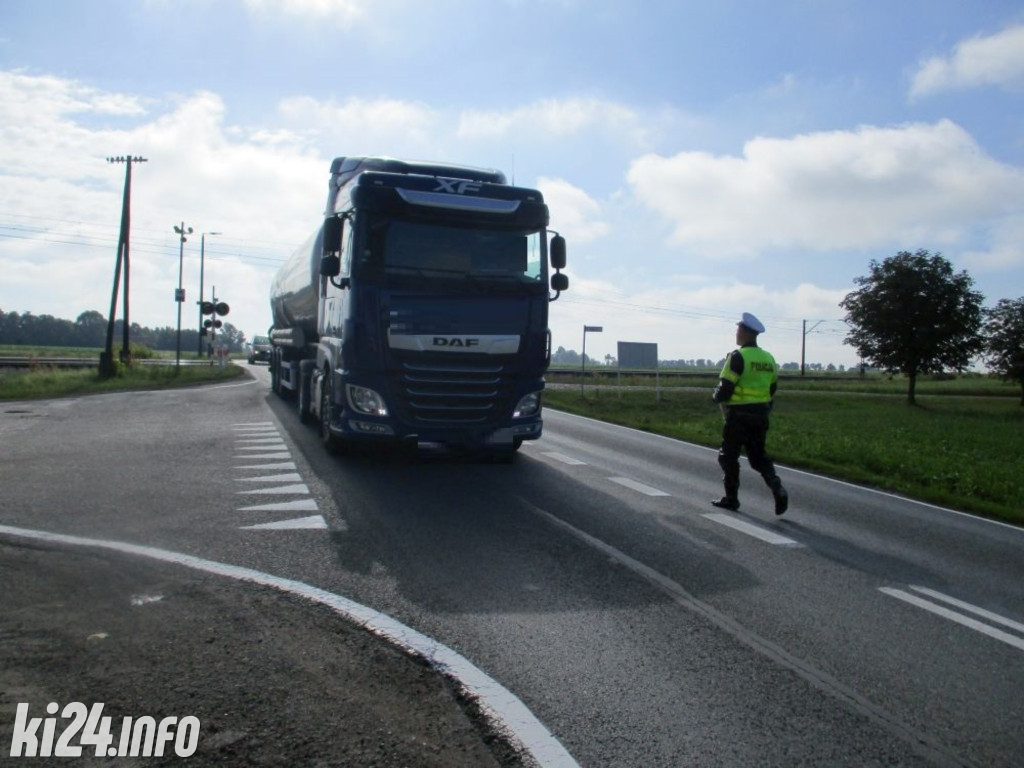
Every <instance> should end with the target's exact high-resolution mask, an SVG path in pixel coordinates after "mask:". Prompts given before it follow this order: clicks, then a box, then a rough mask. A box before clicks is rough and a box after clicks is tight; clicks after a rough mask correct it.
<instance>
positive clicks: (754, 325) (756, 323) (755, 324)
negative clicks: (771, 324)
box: [737, 312, 764, 333]
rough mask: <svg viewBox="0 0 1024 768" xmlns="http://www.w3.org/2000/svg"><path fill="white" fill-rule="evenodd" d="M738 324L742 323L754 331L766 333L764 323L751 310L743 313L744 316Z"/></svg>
mask: <svg viewBox="0 0 1024 768" xmlns="http://www.w3.org/2000/svg"><path fill="white" fill-rule="evenodd" d="M737 325H742V326H743V327H744V328H749V329H750V330H752V331H753V332H754V333H764V323H762V322H761V321H760V320H758V319H757V318H756V317H754V316H753V315H752V314H750V313H749V312H744V313H743V318H742V319H741V320H740V321H739V323H737Z"/></svg>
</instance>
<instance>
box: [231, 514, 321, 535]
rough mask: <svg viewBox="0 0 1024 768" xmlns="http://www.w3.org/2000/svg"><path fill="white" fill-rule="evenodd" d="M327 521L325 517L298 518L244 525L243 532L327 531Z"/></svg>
mask: <svg viewBox="0 0 1024 768" xmlns="http://www.w3.org/2000/svg"><path fill="white" fill-rule="evenodd" d="M326 528H327V521H326V520H324V516H323V515H310V516H309V517H297V518H295V519H294V520H278V521H277V522H276V523H260V524H259V525H243V526H242V530H248V531H297V530H326Z"/></svg>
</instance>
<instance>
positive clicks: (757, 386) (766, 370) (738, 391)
mask: <svg viewBox="0 0 1024 768" xmlns="http://www.w3.org/2000/svg"><path fill="white" fill-rule="evenodd" d="M721 378H722V379H724V380H725V381H729V382H732V384H733V385H734V387H735V388H734V389H733V392H732V396H731V397H730V398H729V399H728V400H726V401H725V403H726V405H753V404H755V403H770V402H771V401H772V396H773V395H774V394H775V388H776V386H777V385H778V381H779V370H778V366H777V365H776V363H775V358H774V357H772V355H771V353H770V352H768V351H767V350H764V349H761V348H760V347H756V346H747V347H740V348H739V349H737V350H735V351H734V352H732V353H731V354H730V355H729V358H728V359H727V360H726V361H725V365H724V366H723V367H722V373H721Z"/></svg>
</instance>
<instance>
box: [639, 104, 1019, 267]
mask: <svg viewBox="0 0 1024 768" xmlns="http://www.w3.org/2000/svg"><path fill="white" fill-rule="evenodd" d="M628 179H629V183H630V185H631V186H632V189H633V191H634V193H635V195H636V197H637V198H638V199H639V200H640V201H641V202H642V203H643V204H645V205H647V206H648V207H650V208H651V209H653V210H655V211H657V212H659V213H660V214H661V215H662V216H664V217H665V218H666V219H667V220H668V221H669V222H670V223H671V225H672V227H673V234H672V241H673V242H674V243H675V244H677V245H680V246H685V247H686V248H687V249H689V250H692V251H694V252H696V253H697V254H699V255H702V256H706V257H715V256H727V257H729V256H731V257H750V256H754V255H757V254H758V253H760V252H763V251H766V250H768V249H785V248H799V249H808V250H817V251H833V250H840V249H863V248H873V247H878V246H884V245H889V244H892V243H894V242H896V243H908V242H909V243H911V244H913V245H914V246H915V247H917V245H918V244H919V243H926V244H928V245H929V246H930V247H939V246H946V245H949V244H954V243H956V242H959V241H960V240H961V239H962V238H965V237H966V236H967V235H968V234H971V233H972V230H973V229H974V228H976V227H977V226H978V224H979V222H981V223H982V224H984V222H986V221H987V220H991V219H994V218H996V217H1001V216H1007V215H1010V216H1014V217H1020V216H1024V207H1022V203H1021V202H1020V201H1021V200H1022V199H1024V173H1022V171H1021V169H1019V168H1016V167H1013V166H1008V165H1004V164H1001V163H998V162H996V161H995V160H993V159H991V158H989V157H987V156H986V155H985V154H984V152H982V150H981V149H980V148H979V146H978V145H977V143H976V142H975V141H974V140H973V139H972V138H971V136H970V135H969V134H968V133H967V132H966V131H964V130H963V129H962V128H960V127H959V126H957V125H956V124H954V123H952V122H951V121H948V120H943V121H940V122H938V123H936V124H934V125H925V124H913V125H905V126H900V127H894V128H877V127H870V126H867V127H862V128H860V129H858V130H856V131H834V132H828V133H814V134H806V135H802V136H797V137H795V138H792V139H767V138H758V139H753V140H751V141H750V142H748V143H747V144H746V145H745V147H744V150H743V155H742V156H741V157H736V156H715V155H710V154H707V153H700V152H681V153H679V154H677V155H675V156H674V157H662V156H658V155H647V156H644V157H641V158H639V159H638V160H636V161H635V162H634V163H633V165H632V167H631V168H630V171H629V174H628Z"/></svg>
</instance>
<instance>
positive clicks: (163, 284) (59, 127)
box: [0, 73, 329, 334]
mask: <svg viewBox="0 0 1024 768" xmlns="http://www.w3.org/2000/svg"><path fill="white" fill-rule="evenodd" d="M135 103H137V102H136V101H135V99H134V98H133V97H131V96H125V95H121V94H110V93H102V92H99V91H96V90H94V89H90V88H87V87H84V86H82V85H81V84H79V83H77V82H75V81H71V80H61V79H59V78H54V77H39V78H33V77H32V76H28V75H23V74H14V75H12V74H11V73H0V168H2V169H3V175H2V176H0V212H2V219H0V224H2V225H3V229H2V230H0V233H2V234H3V235H4V237H3V238H0V274H4V275H7V276H8V277H7V278H6V279H4V280H3V281H0V308H3V309H4V311H19V312H21V311H32V312H33V313H35V314H52V315H55V316H57V317H64V318H70V319H73V318H74V317H76V316H77V315H78V314H79V313H81V312H82V311H85V310H93V309H94V310H98V311H100V312H102V313H103V314H107V312H108V311H109V307H110V290H111V282H112V278H113V271H114V257H115V255H116V243H117V235H118V230H119V225H120V215H121V197H122V191H123V181H124V166H123V165H118V166H112V165H109V164H108V163H107V162H106V161H105V158H106V157H107V156H110V155H118V154H121V155H123V154H125V153H131V154H133V155H135V156H142V157H145V158H147V159H148V161H149V162H147V163H145V164H139V165H136V166H134V168H133V184H132V197H131V203H132V208H131V210H132V238H131V243H132V245H131V255H132V258H131V265H132V270H131V293H132V297H131V303H132V318H131V319H132V320H133V321H135V322H139V323H141V324H143V325H149V326H167V325H171V326H173V325H174V324H175V321H176V311H177V307H176V305H175V304H174V302H173V288H175V287H176V286H177V281H178V245H179V244H178V239H177V236H176V235H175V234H174V233H173V232H172V226H173V225H175V224H178V223H180V222H181V221H184V222H185V224H186V226H191V227H193V228H194V229H195V230H196V234H195V235H193V236H192V237H190V238H189V242H188V243H187V244H186V245H185V259H184V285H185V287H186V290H187V297H188V301H187V303H186V304H185V306H184V307H183V309H184V316H183V321H184V323H185V324H186V327H192V326H193V325H194V321H193V318H192V309H193V307H194V305H193V303H192V302H193V301H194V300H195V299H197V298H198V283H199V264H198V262H199V245H200V236H199V234H200V232H202V231H204V230H205V231H213V230H217V231H220V232H223V233H224V234H223V236H221V237H216V238H212V239H210V238H208V239H207V251H206V255H207V256H208V257H209V258H208V260H207V262H206V274H205V283H206V285H205V287H206V290H207V291H209V290H210V287H211V286H212V285H216V286H217V288H218V293H219V294H220V296H221V297H223V298H225V299H226V300H228V301H229V303H230V304H231V306H232V315H231V317H230V318H229V320H230V321H231V322H233V323H234V324H236V325H237V326H238V327H239V328H241V329H242V330H243V331H245V332H247V333H250V334H251V333H253V332H255V331H257V330H262V329H265V328H266V327H267V325H268V323H269V302H268V291H269V284H270V278H271V276H272V275H273V271H274V270H275V269H276V268H277V264H276V263H275V261H274V259H278V260H280V259H284V258H286V257H287V256H288V255H289V254H290V253H291V251H292V250H293V249H294V247H295V246H297V245H298V243H299V242H301V241H302V240H303V239H304V238H305V237H306V236H307V235H308V232H309V231H310V230H311V229H312V228H313V227H314V226H315V225H316V222H317V220H318V218H319V215H320V212H321V210H322V206H323V202H324V199H325V196H326V179H327V167H328V163H329V158H323V157H319V156H317V155H316V153H315V151H313V150H312V149H311V148H310V146H309V145H308V143H306V142H305V140H304V138H303V137H302V136H301V135H298V134H289V133H287V132H281V131H277V132H269V134H268V133H267V132H257V131H250V130H248V129H246V128H244V127H240V126H231V125H228V124H227V123H226V108H225V106H224V104H223V102H222V101H221V99H220V98H219V97H218V96H217V95H215V94H212V93H209V92H200V93H196V94H193V95H191V96H188V97H183V98H178V99H176V100H173V101H170V102H166V103H157V102H154V103H152V104H151V105H150V109H151V112H152V114H143V113H141V109H127V110H125V109H123V108H122V107H117V108H116V109H113V110H112V109H111V105H115V106H116V105H131V104H135ZM125 112H127V113H129V114H131V115H132V116H133V118H134V119H133V121H132V122H133V125H131V126H129V127H124V126H121V127H116V128H114V127H110V126H107V125H104V124H102V123H100V124H95V125H94V124H93V123H95V122H96V121H95V120H93V119H92V118H91V117H90V119H89V120H88V121H86V120H84V119H81V120H80V119H78V118H79V117H80V116H83V115H84V116H95V115H97V114H99V113H104V114H117V115H121V114H123V113H125ZM15 118H16V119H15ZM239 255H241V256H243V257H245V258H241V259H240V258H238V256H239ZM268 259H269V260H268Z"/></svg>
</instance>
